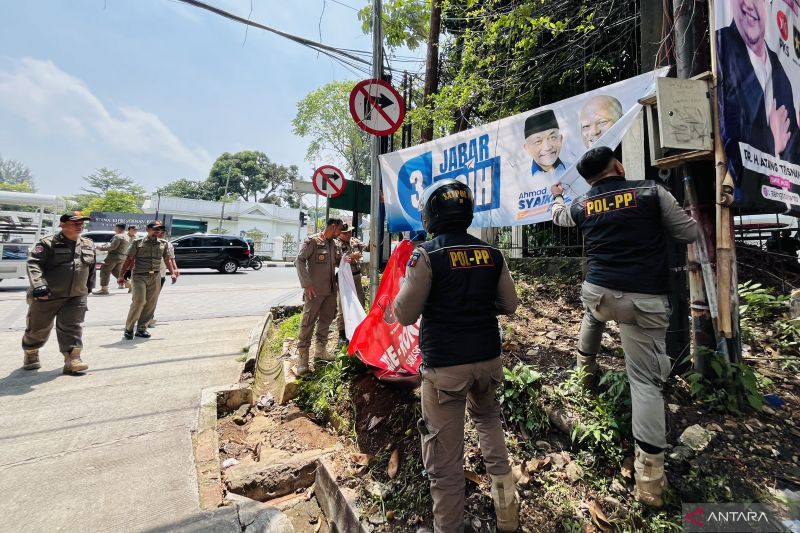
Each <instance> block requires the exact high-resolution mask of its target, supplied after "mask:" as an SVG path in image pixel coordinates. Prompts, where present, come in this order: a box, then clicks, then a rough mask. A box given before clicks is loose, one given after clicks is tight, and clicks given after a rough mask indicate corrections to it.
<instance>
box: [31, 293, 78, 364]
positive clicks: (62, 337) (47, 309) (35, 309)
mask: <svg viewBox="0 0 800 533" xmlns="http://www.w3.org/2000/svg"><path fill="white" fill-rule="evenodd" d="M86 310H87V307H86V296H73V297H71V298H53V299H50V300H34V299H29V300H28V318H27V323H26V326H25V335H23V337H22V348H23V349H25V350H33V349H38V348H41V347H42V346H44V343H46V342H47V339H48V338H49V337H50V331H52V329H53V322H55V324H56V337H57V338H58V349H59V351H60V352H61V353H69V352H71V351H72V349H73V348H82V347H83V342H82V341H81V337H82V336H83V326H82V324H83V318H84V317H85V316H86Z"/></svg>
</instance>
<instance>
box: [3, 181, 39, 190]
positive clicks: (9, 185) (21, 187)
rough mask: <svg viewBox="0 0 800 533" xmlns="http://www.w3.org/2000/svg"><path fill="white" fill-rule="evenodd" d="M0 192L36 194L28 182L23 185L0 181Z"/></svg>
mask: <svg viewBox="0 0 800 533" xmlns="http://www.w3.org/2000/svg"><path fill="white" fill-rule="evenodd" d="M0 191H10V192H36V191H34V190H33V186H31V184H30V183H28V182H23V183H6V182H2V181H0Z"/></svg>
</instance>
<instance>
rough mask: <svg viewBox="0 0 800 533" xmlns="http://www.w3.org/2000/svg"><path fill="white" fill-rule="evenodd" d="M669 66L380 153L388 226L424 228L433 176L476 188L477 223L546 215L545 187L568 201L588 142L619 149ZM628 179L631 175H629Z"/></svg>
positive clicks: (512, 222) (582, 187) (581, 187)
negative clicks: (424, 202)
mask: <svg viewBox="0 0 800 533" xmlns="http://www.w3.org/2000/svg"><path fill="white" fill-rule="evenodd" d="M667 71H668V69H667V68H663V69H660V70H657V71H653V72H648V73H646V74H642V75H640V76H637V77H635V78H630V79H627V80H624V81H621V82H618V83H615V84H613V85H609V86H607V87H603V88H601V89H596V90H594V91H590V92H587V93H584V94H581V95H578V96H574V97H572V98H568V99H566V100H561V101H560V102H556V103H554V104H552V105H547V106H543V107H540V108H538V109H534V110H533V111H527V112H525V113H520V114H518V115H514V116H512V117H508V118H504V119H501V120H498V121H496V122H492V123H490V124H486V125H484V126H480V127H478V128H473V129H471V130H467V131H463V132H461V133H457V134H455V135H449V136H447V137H442V138H441V139H436V140H434V141H431V142H429V143H425V144H421V145H419V146H414V147H411V148H406V149H405V150H400V151H398V152H392V153H389V154H384V155H382V156H380V164H381V178H382V183H383V200H384V203H385V205H386V220H387V223H388V225H389V230H390V231H393V232H396V231H409V230H421V229H422V222H421V220H420V216H419V200H420V198H421V197H422V191H423V190H424V189H425V187H427V186H428V185H430V184H431V183H433V182H435V181H438V180H442V179H447V178H455V179H458V180H460V181H463V182H465V183H466V184H467V185H469V187H470V188H471V189H472V192H473V193H474V195H475V219H474V221H473V223H472V225H473V226H474V227H499V226H516V225H521V224H532V223H535V222H541V221H543V220H550V207H551V205H552V202H553V198H552V195H551V194H550V186H551V185H553V184H554V183H557V182H561V183H562V184H564V185H565V188H566V195H565V196H566V200H567V201H568V202H569V201H571V200H573V199H575V198H577V197H578V196H580V195H581V194H583V193H584V192H586V191H587V190H588V189H589V187H588V185H587V184H586V182H584V181H583V179H580V176H579V175H578V172H577V170H576V169H575V165H576V164H577V162H578V160H579V159H580V157H581V156H582V155H583V154H584V152H586V150H588V149H589V148H590V147H592V146H609V147H611V148H616V146H617V145H618V144H619V143H620V142H621V140H622V137H623V136H624V135H625V132H626V131H627V130H628V128H630V126H631V124H633V121H634V120H635V119H636V116H637V115H638V114H639V112H640V111H641V105H640V104H639V103H638V101H639V99H641V98H643V97H645V96H647V95H648V94H650V93H652V92H653V91H654V90H655V79H656V78H657V77H661V76H665V75H666V74H667ZM632 178H634V179H635V178H636V177H633V176H632Z"/></svg>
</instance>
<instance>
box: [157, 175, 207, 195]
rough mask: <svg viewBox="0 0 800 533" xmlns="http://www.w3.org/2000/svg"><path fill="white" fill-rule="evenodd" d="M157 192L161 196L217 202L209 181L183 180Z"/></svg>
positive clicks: (160, 188)
mask: <svg viewBox="0 0 800 533" xmlns="http://www.w3.org/2000/svg"><path fill="white" fill-rule="evenodd" d="M156 191H157V192H158V193H159V194H161V196H173V197H175V198H191V199H193V200H215V199H216V198H215V197H214V191H213V190H212V187H211V183H210V182H209V181H208V180H190V179H186V178H181V179H179V180H175V181H172V182H170V183H167V184H166V185H164V186H163V187H159V188H158V189H156Z"/></svg>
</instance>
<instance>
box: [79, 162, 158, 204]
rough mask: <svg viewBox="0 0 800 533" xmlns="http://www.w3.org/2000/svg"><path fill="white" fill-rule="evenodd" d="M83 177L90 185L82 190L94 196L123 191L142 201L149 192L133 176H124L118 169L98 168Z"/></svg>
mask: <svg viewBox="0 0 800 533" xmlns="http://www.w3.org/2000/svg"><path fill="white" fill-rule="evenodd" d="M83 179H84V180H85V181H86V183H87V184H88V187H81V190H82V191H86V192H87V193H88V194H91V195H94V196H103V195H104V194H106V193H107V192H109V191H122V192H126V193H130V194H132V195H133V196H135V197H136V198H137V200H139V201H141V200H142V199H144V196H145V195H146V194H147V191H145V189H144V187H142V186H141V185H139V184H138V183H136V182H135V181H133V180H132V179H131V178H128V177H126V176H123V175H122V172H120V171H119V170H117V169H110V168H106V167H102V168H98V169H97V170H95V171H94V172H93V173H92V174H89V175H88V176H84V177H83Z"/></svg>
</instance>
